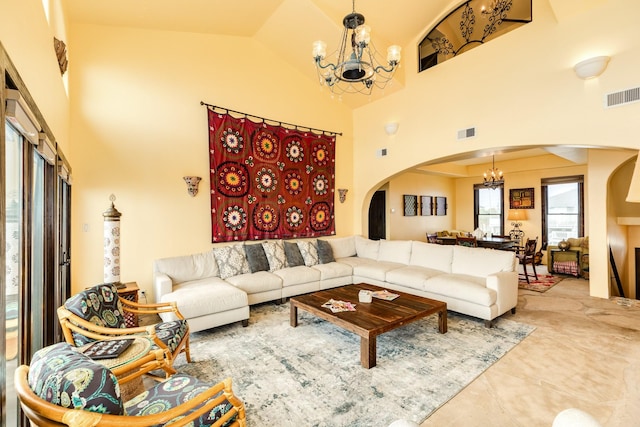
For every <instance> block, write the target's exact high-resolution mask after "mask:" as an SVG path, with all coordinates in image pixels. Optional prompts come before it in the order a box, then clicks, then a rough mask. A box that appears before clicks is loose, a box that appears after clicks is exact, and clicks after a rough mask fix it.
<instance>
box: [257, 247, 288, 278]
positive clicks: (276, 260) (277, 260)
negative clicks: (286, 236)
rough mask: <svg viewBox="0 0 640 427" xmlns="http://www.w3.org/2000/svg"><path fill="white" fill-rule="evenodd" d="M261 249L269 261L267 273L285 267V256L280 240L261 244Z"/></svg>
mask: <svg viewBox="0 0 640 427" xmlns="http://www.w3.org/2000/svg"><path fill="white" fill-rule="evenodd" d="M262 247H263V248H264V252H265V254H267V259H268V260H269V271H276V270H280V269H283V268H285V267H287V256H286V255H285V253H284V244H283V243H282V240H270V241H268V242H262Z"/></svg>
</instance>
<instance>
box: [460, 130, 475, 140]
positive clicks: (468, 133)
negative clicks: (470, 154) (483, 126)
mask: <svg viewBox="0 0 640 427" xmlns="http://www.w3.org/2000/svg"><path fill="white" fill-rule="evenodd" d="M474 136H476V128H467V129H461V130H459V131H458V140H460V139H467V138H473V137H474Z"/></svg>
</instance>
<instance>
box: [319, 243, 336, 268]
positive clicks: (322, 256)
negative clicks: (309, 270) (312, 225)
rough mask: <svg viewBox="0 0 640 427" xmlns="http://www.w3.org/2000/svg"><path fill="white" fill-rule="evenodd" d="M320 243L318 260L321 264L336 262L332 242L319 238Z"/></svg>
mask: <svg viewBox="0 0 640 427" xmlns="http://www.w3.org/2000/svg"><path fill="white" fill-rule="evenodd" d="M317 243H318V262H319V263H320V264H328V263H330V262H335V258H334V257H333V248H332V247H331V244H330V243H329V242H328V241H326V240H320V239H318V240H317Z"/></svg>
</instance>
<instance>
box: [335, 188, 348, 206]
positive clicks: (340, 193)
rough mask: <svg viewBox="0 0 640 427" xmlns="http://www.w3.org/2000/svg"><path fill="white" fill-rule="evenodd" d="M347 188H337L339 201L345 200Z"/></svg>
mask: <svg viewBox="0 0 640 427" xmlns="http://www.w3.org/2000/svg"><path fill="white" fill-rule="evenodd" d="M347 191H349V190H347V189H346V188H338V198H339V199H340V203H344V201H345V200H347Z"/></svg>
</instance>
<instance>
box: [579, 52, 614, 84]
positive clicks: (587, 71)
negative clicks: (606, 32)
mask: <svg viewBox="0 0 640 427" xmlns="http://www.w3.org/2000/svg"><path fill="white" fill-rule="evenodd" d="M609 59H610V58H609V57H608V56H596V57H594V58H589V59H585V60H584V61H581V62H578V63H577V64H576V65H575V66H574V67H573V70H574V71H575V72H576V76H578V77H580V78H581V79H584V80H586V79H592V78H594V77H598V76H599V75H600V74H602V73H603V72H604V70H605V69H606V68H607V64H609Z"/></svg>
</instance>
